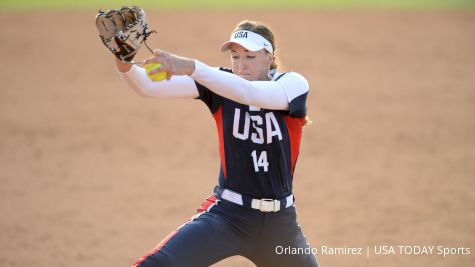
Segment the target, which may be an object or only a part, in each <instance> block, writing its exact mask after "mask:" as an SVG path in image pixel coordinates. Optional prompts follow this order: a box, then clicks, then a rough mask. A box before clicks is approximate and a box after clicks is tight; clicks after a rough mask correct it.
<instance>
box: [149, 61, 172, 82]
mask: <svg viewBox="0 0 475 267" xmlns="http://www.w3.org/2000/svg"><path fill="white" fill-rule="evenodd" d="M160 66H162V64H160V63H148V64H146V65H145V66H144V67H145V71H146V72H147V76H148V77H149V78H150V80H152V81H154V82H159V81H162V80H164V79H166V78H167V72H166V71H162V72H158V73H154V74H150V72H151V71H152V70H154V69H156V68H159V67H160Z"/></svg>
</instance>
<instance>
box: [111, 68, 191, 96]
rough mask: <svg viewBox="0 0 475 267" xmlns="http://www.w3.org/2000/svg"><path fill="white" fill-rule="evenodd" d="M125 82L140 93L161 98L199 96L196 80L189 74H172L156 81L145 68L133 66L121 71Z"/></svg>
mask: <svg viewBox="0 0 475 267" xmlns="http://www.w3.org/2000/svg"><path fill="white" fill-rule="evenodd" d="M119 74H120V75H121V76H122V78H123V79H124V80H125V82H126V83H127V84H128V85H129V86H130V87H132V88H133V89H134V90H135V91H136V92H137V93H138V94H140V95H143V96H152V97H160V98H196V97H198V96H199V94H198V88H197V87H196V83H195V81H194V80H193V79H192V78H190V77H189V76H172V78H171V79H170V80H169V81H167V80H164V81H161V82H154V81H152V80H150V79H149V78H148V76H147V73H146V71H145V69H143V68H140V67H138V66H135V65H134V66H132V68H131V69H130V70H129V71H128V72H125V73H123V72H119Z"/></svg>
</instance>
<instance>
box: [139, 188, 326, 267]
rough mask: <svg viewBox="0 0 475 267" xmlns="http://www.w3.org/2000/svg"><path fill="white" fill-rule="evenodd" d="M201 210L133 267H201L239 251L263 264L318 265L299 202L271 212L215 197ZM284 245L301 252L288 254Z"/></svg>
mask: <svg viewBox="0 0 475 267" xmlns="http://www.w3.org/2000/svg"><path fill="white" fill-rule="evenodd" d="M198 212H199V213H198V214H196V215H195V216H194V218H193V219H192V220H190V221H189V222H187V223H185V224H184V225H182V226H181V227H180V228H178V229H177V230H175V231H174V232H172V233H171V234H170V235H169V236H168V237H166V238H165V239H164V240H163V241H162V242H161V243H160V244H159V245H158V246H157V247H156V248H155V249H154V250H152V251H151V252H150V253H149V254H147V255H145V256H144V257H143V258H142V259H140V260H139V261H137V262H136V263H135V264H134V265H133V267H159V266H160V267H171V266H173V267H202V266H209V265H212V264H214V263H216V262H218V261H220V260H222V259H225V258H228V257H231V256H235V255H241V256H244V257H246V258H248V259H249V260H251V261H252V262H254V263H255V264H256V265H257V266H259V267H262V266H263V267H267V266H268V267H279V266H282V267H284V266H285V267H289V266H299V267H307V266H309V267H310V266H311V267H318V264H317V261H316V259H315V256H314V255H313V254H312V253H311V249H309V245H308V244H307V241H306V239H305V236H304V235H303V234H302V231H301V229H300V226H299V225H298V223H297V214H296V212H295V206H291V207H289V208H286V209H283V210H281V211H279V212H268V213H267V212H261V211H259V210H253V209H250V208H247V207H243V206H240V205H237V204H234V203H231V202H228V201H226V200H217V199H216V196H214V195H212V196H211V197H209V198H208V199H207V200H206V201H205V202H204V203H203V204H202V206H201V208H200V209H199V210H198ZM285 248H295V250H293V251H294V252H295V251H298V253H283V252H284V249H285ZM298 248H300V250H298ZM305 249H306V250H305ZM289 251H292V250H290V249H287V252H289ZM305 251H306V252H309V253H305ZM300 252H303V253H300Z"/></svg>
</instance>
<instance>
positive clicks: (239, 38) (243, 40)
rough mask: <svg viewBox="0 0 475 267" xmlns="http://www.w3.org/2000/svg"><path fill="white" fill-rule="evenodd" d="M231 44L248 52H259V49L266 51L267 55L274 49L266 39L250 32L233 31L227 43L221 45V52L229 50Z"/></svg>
mask: <svg viewBox="0 0 475 267" xmlns="http://www.w3.org/2000/svg"><path fill="white" fill-rule="evenodd" d="M233 43H236V44H240V45H242V46H243V47H244V48H246V49H247V50H249V51H253V52H255V51H259V50H261V49H263V48H264V49H265V50H267V51H268V52H269V53H271V54H273V53H274V48H273V47H272V45H271V43H270V42H269V41H267V39H266V38H264V37H262V36H261V35H259V34H257V33H255V32H251V31H235V32H233V33H232V34H231V38H230V39H229V41H227V42H225V43H224V44H222V45H221V52H224V51H227V50H229V49H231V45H232V44H233Z"/></svg>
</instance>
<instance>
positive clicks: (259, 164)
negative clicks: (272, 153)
mask: <svg viewBox="0 0 475 267" xmlns="http://www.w3.org/2000/svg"><path fill="white" fill-rule="evenodd" d="M251 156H252V161H253V162H254V171H255V172H259V170H260V168H264V172H267V171H269V162H268V161H267V151H262V152H261V154H260V155H257V151H256V150H254V151H252V153H251Z"/></svg>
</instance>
